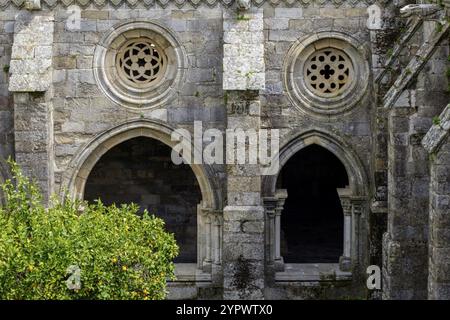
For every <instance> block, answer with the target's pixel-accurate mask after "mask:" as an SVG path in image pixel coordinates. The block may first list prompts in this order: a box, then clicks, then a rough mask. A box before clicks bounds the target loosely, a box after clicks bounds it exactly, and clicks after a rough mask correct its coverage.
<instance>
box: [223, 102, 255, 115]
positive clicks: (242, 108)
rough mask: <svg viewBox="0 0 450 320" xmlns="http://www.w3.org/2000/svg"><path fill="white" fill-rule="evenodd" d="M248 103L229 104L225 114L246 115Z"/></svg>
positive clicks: (248, 107)
mask: <svg viewBox="0 0 450 320" xmlns="http://www.w3.org/2000/svg"><path fill="white" fill-rule="evenodd" d="M249 109H250V101H234V102H232V103H231V104H230V107H229V108H228V112H227V114H229V115H248V114H249Z"/></svg>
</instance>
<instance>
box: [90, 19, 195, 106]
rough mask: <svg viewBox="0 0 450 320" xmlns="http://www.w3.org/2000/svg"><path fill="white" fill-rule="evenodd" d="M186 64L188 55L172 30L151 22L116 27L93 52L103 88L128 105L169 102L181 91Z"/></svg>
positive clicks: (96, 71)
mask: <svg viewBox="0 0 450 320" xmlns="http://www.w3.org/2000/svg"><path fill="white" fill-rule="evenodd" d="M186 67H187V61H186V54H185V52H184V49H183V48H182V47H181V46H180V44H179V42H178V40H177V39H176V38H175V36H174V35H173V34H172V32H170V31H169V30H167V29H166V28H164V27H162V26H160V25H159V24H156V23H151V22H148V21H137V22H127V23H123V24H121V25H119V26H116V27H114V28H113V30H111V32H110V33H108V34H107V35H106V36H105V37H104V38H103V39H102V40H101V42H100V44H99V45H98V46H97V47H96V51H95V53H94V75H95V78H96V80H97V83H98V85H99V87H100V89H101V90H102V91H103V92H104V93H105V94H106V96H107V97H109V98H110V99H111V100H113V101H114V102H116V103H118V104H120V105H123V106H125V107H129V108H138V109H142V108H155V107H158V106H160V105H161V104H164V103H166V102H167V101H168V100H169V99H171V98H172V97H173V96H174V95H175V94H176V93H177V92H178V91H179V90H178V89H179V87H180V86H181V85H182V83H183V79H184V74H185V68H186Z"/></svg>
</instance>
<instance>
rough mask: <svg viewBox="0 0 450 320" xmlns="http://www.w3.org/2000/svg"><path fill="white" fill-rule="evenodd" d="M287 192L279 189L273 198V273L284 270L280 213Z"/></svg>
mask: <svg viewBox="0 0 450 320" xmlns="http://www.w3.org/2000/svg"><path fill="white" fill-rule="evenodd" d="M287 196H288V194H287V190H285V189H282V190H281V189H280V190H277V192H276V193H275V198H276V199H277V206H276V207H275V219H274V220H275V221H274V222H275V223H274V227H275V257H274V266H275V271H283V270H284V261H283V257H282V256H281V250H280V248H281V212H282V211H283V207H284V202H285V201H286V199H287Z"/></svg>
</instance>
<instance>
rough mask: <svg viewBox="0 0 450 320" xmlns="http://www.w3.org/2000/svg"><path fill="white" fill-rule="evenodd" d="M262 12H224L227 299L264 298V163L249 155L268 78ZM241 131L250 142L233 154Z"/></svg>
mask: <svg viewBox="0 0 450 320" xmlns="http://www.w3.org/2000/svg"><path fill="white" fill-rule="evenodd" d="M262 12H263V11H262V10H261V9H257V10H253V9H251V10H248V11H237V12H236V11H228V10H226V11H224V15H223V29H224V37H223V38H224V58H223V89H224V95H225V100H226V108H227V176H228V178H227V192H228V193H227V206H226V207H225V208H224V212H223V216H224V221H223V276H224V285H223V287H224V293H223V297H224V299H263V298H264V209H263V206H262V203H261V197H260V194H261V176H260V166H259V165H258V164H257V162H255V161H253V160H255V159H253V160H252V159H249V158H248V156H249V154H248V151H249V149H250V148H251V147H252V142H251V140H252V139H254V138H255V137H257V135H258V131H259V128H260V99H259V90H262V89H264V82H265V81H264V34H263V13H262ZM238 130H243V132H241V134H242V133H243V134H244V136H246V138H245V139H248V140H247V141H248V142H246V143H244V149H243V150H240V151H239V150H238V151H237V152H236V154H234V150H232V149H231V148H230V146H234V141H235V140H234V137H233V136H232V135H233V133H237V132H238ZM255 134H256V135H255ZM230 140H231V141H230ZM237 140H239V138H238V139H237ZM253 142H254V141H253ZM231 155H234V157H231ZM243 155H245V163H239V162H240V161H239V159H236V158H238V157H240V156H243ZM231 158H234V160H232V159H231Z"/></svg>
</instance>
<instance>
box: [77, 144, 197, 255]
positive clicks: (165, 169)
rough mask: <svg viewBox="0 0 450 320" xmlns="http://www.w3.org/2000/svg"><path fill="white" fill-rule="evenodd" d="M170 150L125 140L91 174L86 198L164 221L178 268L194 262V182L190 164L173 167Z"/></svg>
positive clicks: (85, 194) (163, 145)
mask: <svg viewBox="0 0 450 320" xmlns="http://www.w3.org/2000/svg"><path fill="white" fill-rule="evenodd" d="M171 152H172V149H171V148H170V147H169V146H167V145H165V144H164V143H162V142H160V141H158V140H155V139H151V138H146V137H139V138H133V139H130V140H127V141H125V142H123V143H121V144H119V145H117V146H115V147H114V148H111V150H109V151H108V152H107V153H105V154H104V155H103V156H102V157H101V158H100V160H99V161H98V162H97V163H96V165H95V166H94V168H93V169H92V171H91V173H90V175H89V177H88V180H87V182H86V188H85V193H84V198H85V199H86V200H87V201H90V202H93V201H94V200H96V199H99V198H100V199H101V201H102V202H103V203H105V204H107V205H110V204H113V203H115V204H116V205H119V204H121V203H131V202H133V203H136V204H138V205H139V206H140V208H141V210H142V211H144V209H147V210H148V211H149V213H151V214H155V215H156V216H158V217H160V218H162V219H163V220H164V221H165V223H166V229H167V230H168V231H169V232H172V233H174V234H175V238H176V241H177V244H178V245H179V247H180V254H179V256H178V257H177V258H176V259H175V262H177V263H195V262H196V261H197V204H198V203H200V201H201V192H200V187H199V185H198V181H197V179H196V177H195V175H194V173H193V171H192V169H191V167H190V166H189V165H186V164H182V165H175V164H173V162H172V160H171V157H170V155H171Z"/></svg>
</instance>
